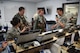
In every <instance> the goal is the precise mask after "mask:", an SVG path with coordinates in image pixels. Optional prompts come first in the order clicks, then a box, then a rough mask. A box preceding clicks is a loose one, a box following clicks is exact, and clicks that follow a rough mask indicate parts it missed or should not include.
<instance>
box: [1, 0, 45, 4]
mask: <svg viewBox="0 0 80 53" xmlns="http://www.w3.org/2000/svg"><path fill="white" fill-rule="evenodd" d="M0 1H25V2H35V3H37V2H42V1H45V0H0Z"/></svg>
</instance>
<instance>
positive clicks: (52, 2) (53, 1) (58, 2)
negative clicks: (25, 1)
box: [37, 0, 79, 20]
mask: <svg viewBox="0 0 80 53" xmlns="http://www.w3.org/2000/svg"><path fill="white" fill-rule="evenodd" d="M77 1H79V0H73V1H66V0H48V1H44V2H40V3H37V7H51V8H52V14H51V15H45V17H46V19H47V20H55V15H56V8H57V7H62V4H63V3H68V2H77Z"/></svg>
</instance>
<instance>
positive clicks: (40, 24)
mask: <svg viewBox="0 0 80 53" xmlns="http://www.w3.org/2000/svg"><path fill="white" fill-rule="evenodd" d="M36 18H37V19H36V20H35V23H34V25H35V29H41V32H44V31H46V19H45V17H44V10H43V9H40V12H39V14H38V16H37V17H36Z"/></svg>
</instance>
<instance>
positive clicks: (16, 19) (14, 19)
mask: <svg viewBox="0 0 80 53" xmlns="http://www.w3.org/2000/svg"><path fill="white" fill-rule="evenodd" d="M10 23H11V24H12V25H13V26H16V25H17V24H18V23H20V19H19V18H17V17H14V18H13V19H12V20H11V21H10Z"/></svg>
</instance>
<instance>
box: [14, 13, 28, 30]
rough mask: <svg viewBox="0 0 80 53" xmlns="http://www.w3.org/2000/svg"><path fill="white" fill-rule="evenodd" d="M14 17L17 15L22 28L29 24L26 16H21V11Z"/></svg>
mask: <svg viewBox="0 0 80 53" xmlns="http://www.w3.org/2000/svg"><path fill="white" fill-rule="evenodd" d="M14 17H17V18H19V19H20V21H21V25H20V30H22V29H23V28H24V26H29V23H28V22H27V20H26V17H24V16H20V15H19V13H17V14H16V15H15V16H14Z"/></svg>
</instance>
